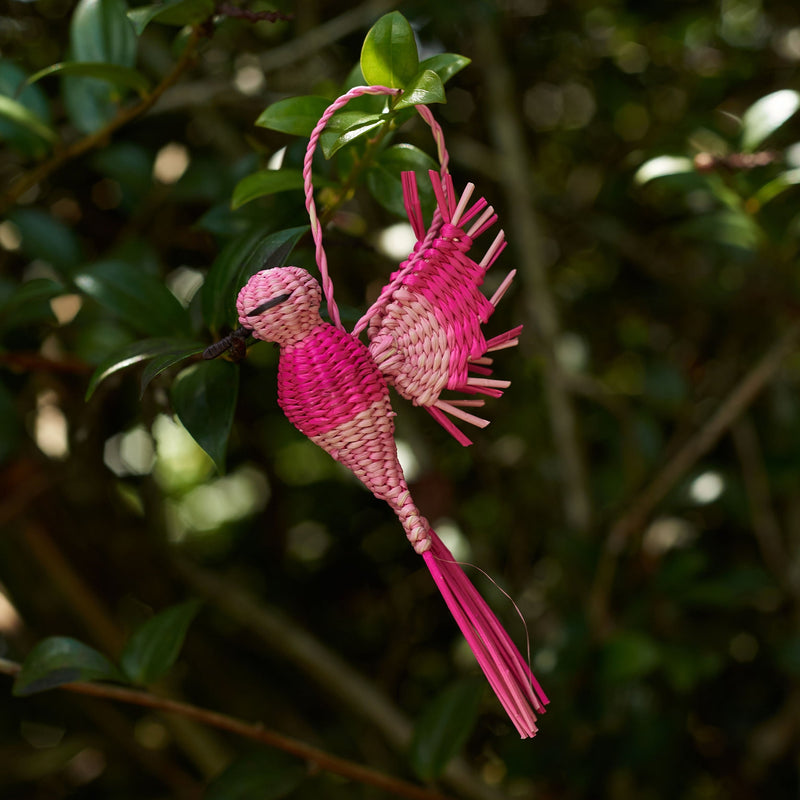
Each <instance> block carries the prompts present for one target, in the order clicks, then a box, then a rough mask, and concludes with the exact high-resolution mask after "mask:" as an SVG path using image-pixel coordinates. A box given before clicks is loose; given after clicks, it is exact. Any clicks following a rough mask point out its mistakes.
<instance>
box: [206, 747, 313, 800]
mask: <svg viewBox="0 0 800 800" xmlns="http://www.w3.org/2000/svg"><path fill="white" fill-rule="evenodd" d="M307 774H308V773H307V770H306V769H305V768H304V767H303V765H302V764H300V763H299V762H298V761H297V760H296V759H293V758H289V757H288V756H286V755H284V754H283V753H279V752H277V751H257V752H254V753H251V754H248V755H246V756H243V757H241V758H239V759H237V760H236V761H234V762H233V764H231V765H230V766H229V767H227V769H225V771H224V772H222V773H221V774H220V775H218V776H217V777H216V778H214V780H213V781H211V783H210V784H209V785H208V788H207V789H206V791H205V794H204V795H203V800H254V798H258V800H279V798H281V797H286V796H287V795H289V794H290V793H291V792H293V791H294V790H295V789H296V788H297V787H298V786H299V785H300V784H301V783H302V782H303V780H304V779H305V778H306V775H307Z"/></svg>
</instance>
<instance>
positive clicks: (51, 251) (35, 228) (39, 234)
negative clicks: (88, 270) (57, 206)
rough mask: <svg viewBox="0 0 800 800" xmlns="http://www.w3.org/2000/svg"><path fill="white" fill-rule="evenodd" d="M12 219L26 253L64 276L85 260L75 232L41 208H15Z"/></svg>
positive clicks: (10, 215) (9, 216)
mask: <svg viewBox="0 0 800 800" xmlns="http://www.w3.org/2000/svg"><path fill="white" fill-rule="evenodd" d="M8 218H9V219H10V220H11V221H12V222H13V223H14V224H15V225H16V226H17V228H18V229H19V233H20V236H21V237H22V247H21V249H22V252H23V253H24V254H25V255H26V256H28V258H30V259H34V258H38V259H41V260H42V261H44V262H46V263H47V264H50V265H51V266H53V267H54V268H55V269H56V270H58V272H60V273H61V274H62V275H64V276H68V275H69V274H70V273H71V272H72V270H73V269H74V268H75V267H76V266H77V265H78V264H80V263H81V261H82V260H83V251H82V248H81V243H80V240H79V239H78V237H77V236H76V235H75V233H74V232H73V231H72V229H71V228H69V227H67V225H65V224H64V223H63V222H61V220H59V219H58V218H57V217H55V216H53V215H52V214H48V213H47V212H45V211H42V210H41V209H39V208H15V209H13V210H12V211H11V212H10V213H9V215H8Z"/></svg>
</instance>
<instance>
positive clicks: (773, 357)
mask: <svg viewBox="0 0 800 800" xmlns="http://www.w3.org/2000/svg"><path fill="white" fill-rule="evenodd" d="M798 339H800V323H794V324H792V325H790V326H789V328H788V329H787V330H786V331H785V332H784V333H783V335H782V336H781V337H780V338H779V339H778V340H777V341H776V342H775V343H774V344H773V345H772V347H770V348H769V350H767V352H766V353H765V354H764V355H763V356H762V357H761V359H760V360H759V361H758V362H757V363H756V364H755V366H753V367H752V369H750V371H749V372H747V373H746V374H745V375H744V377H743V378H742V379H741V381H739V383H738V384H737V385H736V386H735V387H734V388H733V390H732V391H731V392H730V394H729V395H728V396H727V397H726V398H725V400H723V401H722V403H721V404H720V405H719V407H718V408H717V410H716V411H715V412H714V414H712V415H711V417H710V418H709V420H708V421H707V422H706V424H705V425H704V426H703V427H702V428H701V429H700V430H699V431H697V433H696V434H695V435H694V436H692V437H691V438H690V439H689V440H688V441H687V442H686V443H685V444H684V445H683V447H681V448H680V449H679V450H678V451H677V452H676V453H675V455H674V456H673V457H672V458H671V459H670V460H669V461H668V462H667V463H666V464H664V466H663V467H662V468H661V469H660V470H659V471H658V472H657V473H656V474H655V476H654V477H653V479H652V480H651V481H650V483H649V484H647V486H646V487H645V488H644V490H643V491H642V492H640V493H639V495H638V496H637V497H636V498H635V499H634V500H633V502H632V503H631V504H630V505H629V507H628V509H627V511H626V512H625V513H624V514H622V516H620V517H619V518H618V519H617V521H616V522H615V523H614V524H613V525H612V526H611V528H610V531H609V534H608V537H607V538H606V541H605V546H604V549H603V552H602V554H601V556H600V560H599V563H598V567H597V572H596V574H595V580H594V585H593V587H592V590H591V592H590V593H589V609H588V612H589V616H590V619H591V620H592V623H593V628H594V631H595V633H596V634H602V633H603V632H604V631H606V630H607V629H608V625H609V617H608V605H609V595H610V592H611V587H612V585H613V582H614V574H615V572H616V565H617V561H618V560H619V557H620V555H621V553H622V551H623V549H624V547H625V545H626V543H627V542H628V539H629V538H630V537H631V536H632V535H633V534H634V533H636V532H637V531H640V530H641V529H642V528H643V526H644V525H645V523H646V521H647V519H648V517H649V516H650V514H651V513H652V512H653V510H654V509H655V508H656V506H657V505H658V504H659V503H660V502H661V501H662V500H663V499H664V497H666V495H667V493H668V492H669V491H670V490H671V489H672V488H673V487H674V486H675V484H676V483H677V482H678V481H679V480H680V479H681V478H682V477H683V476H684V475H685V474H686V473H687V472H688V471H689V470H690V469H691V468H692V467H693V466H694V464H696V463H697V461H698V460H699V459H700V458H701V457H702V456H703V455H705V454H706V453H707V452H708V451H709V450H711V448H712V447H713V446H714V445H715V444H716V443H717V442H718V441H719V439H720V437H721V436H722V435H723V434H724V433H725V432H726V431H727V430H728V429H729V428H730V426H731V425H732V424H733V423H734V422H735V421H736V420H737V419H738V418H739V417H740V416H741V414H742V413H743V412H744V411H745V410H746V409H747V407H748V406H749V405H750V404H751V403H752V402H753V400H754V399H755V398H756V396H757V395H758V394H759V392H760V391H761V390H762V389H763V388H764V387H765V386H766V384H767V383H768V382H769V381H770V380H771V379H772V378H773V376H774V375H775V373H776V372H777V371H778V369H779V367H780V366H781V364H782V363H783V361H784V359H785V358H786V356H787V355H788V354H789V353H790V352H791V351H792V350H793V349H794V347H795V346H796V345H797V342H798Z"/></svg>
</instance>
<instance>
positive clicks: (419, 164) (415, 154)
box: [367, 144, 438, 219]
mask: <svg viewBox="0 0 800 800" xmlns="http://www.w3.org/2000/svg"><path fill="white" fill-rule="evenodd" d="M429 169H433V170H438V164H437V163H436V162H435V161H434V160H433V159H432V158H431V157H430V156H429V155H428V154H427V153H425V152H424V151H422V150H420V149H419V148H418V147H414V145H410V144H397V145H394V146H393V147H390V148H388V149H386V150H384V151H383V152H382V153H381V154H380V155H379V156H378V158H377V159H376V162H375V164H373V165H372V166H371V167H370V168H369V169H368V170H367V187H368V188H369V190H370V192H371V193H372V196H373V197H374V198H375V199H376V200H377V201H378V202H379V203H380V204H381V205H382V206H383V207H384V208H386V209H388V210H389V211H392V212H393V213H395V214H397V215H398V216H401V217H402V216H405V213H406V212H405V207H404V206H403V186H402V182H401V177H400V176H401V173H403V172H407V171H412V172H416V173H417V188H418V190H419V198H420V203H421V204H422V212H423V215H424V216H425V217H426V219H430V216H431V214H432V213H433V207H434V205H435V199H434V195H433V189H432V188H431V182H430V178H429V177H428V170H429Z"/></svg>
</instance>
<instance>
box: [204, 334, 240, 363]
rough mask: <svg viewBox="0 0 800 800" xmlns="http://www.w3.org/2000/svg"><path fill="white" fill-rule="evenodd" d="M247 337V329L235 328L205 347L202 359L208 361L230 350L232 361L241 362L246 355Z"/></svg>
mask: <svg viewBox="0 0 800 800" xmlns="http://www.w3.org/2000/svg"><path fill="white" fill-rule="evenodd" d="M249 335H250V331H249V330H248V329H247V328H245V327H241V328H237V329H236V330H235V331H233V332H232V333H229V334H228V335H227V336H225V337H224V338H222V339H220V340H219V341H218V342H214V344H210V345H209V346H208V347H206V349H205V350H203V358H204V359H206V360H207V361H208V360H210V359H212V358H217V357H218V356H221V355H222V354H223V353H225V352H227V351H228V350H230V351H231V352H232V353H233V356H232V358H233V360H234V361H241V360H242V359H243V358H244V357H245V356H246V355H247V337H248V336H249Z"/></svg>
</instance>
